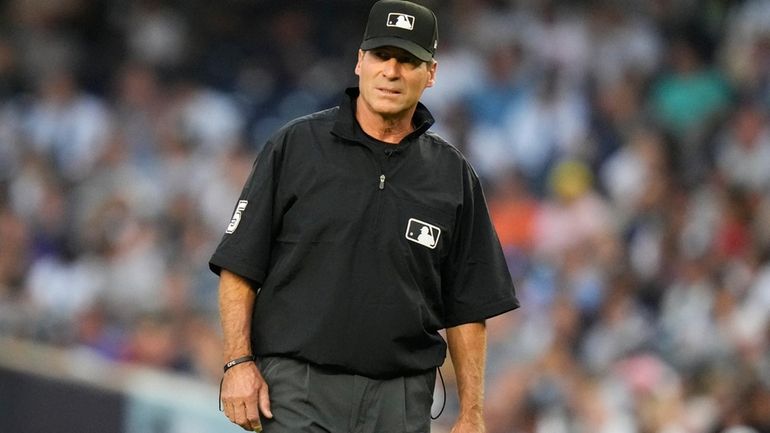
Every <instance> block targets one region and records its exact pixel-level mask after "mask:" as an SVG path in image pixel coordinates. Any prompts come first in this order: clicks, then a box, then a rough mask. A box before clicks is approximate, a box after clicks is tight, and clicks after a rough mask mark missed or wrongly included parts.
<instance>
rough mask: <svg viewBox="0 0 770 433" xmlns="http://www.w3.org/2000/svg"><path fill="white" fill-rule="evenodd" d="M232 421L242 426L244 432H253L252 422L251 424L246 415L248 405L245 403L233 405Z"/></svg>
mask: <svg viewBox="0 0 770 433" xmlns="http://www.w3.org/2000/svg"><path fill="white" fill-rule="evenodd" d="M231 421H232V422H234V423H236V424H238V425H239V426H241V428H243V429H244V430H253V429H252V428H251V422H249V419H248V416H247V415H246V404H245V403H243V402H240V403H236V404H235V405H233V418H231Z"/></svg>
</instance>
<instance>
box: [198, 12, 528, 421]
mask: <svg viewBox="0 0 770 433" xmlns="http://www.w3.org/2000/svg"><path fill="white" fill-rule="evenodd" d="M436 44H437V25H436V19H435V16H434V14H433V13H432V12H431V11H430V10H429V9H427V8H425V7H423V6H418V5H416V4H414V3H410V2H406V1H397V0H382V1H379V2H377V3H375V4H374V5H373V6H372V9H371V11H370V15H369V20H368V23H367V27H366V30H365V34H364V40H363V42H362V44H361V49H360V50H359V52H358V62H357V64H356V67H355V73H356V75H358V77H359V87H358V88H352V89H348V90H347V92H346V95H345V96H344V97H343V99H342V102H341V104H340V105H339V106H338V107H335V108H332V109H329V110H325V111H321V112H318V113H314V114H311V115H309V116H306V117H303V118H300V119H297V120H295V121H293V122H291V123H289V124H288V125H286V126H284V127H283V128H282V129H280V130H279V131H278V132H277V133H276V134H275V135H274V136H273V137H272V138H270V139H269V140H268V142H267V144H266V145H265V147H264V149H263V150H262V151H261V152H260V155H259V157H258V158H257V161H256V162H255V165H254V169H253V171H252V174H251V176H250V178H249V180H248V181H247V182H246V185H245V187H244V189H243V192H242V194H241V198H240V200H239V202H238V204H237V206H236V210H235V214H234V216H233V219H232V221H231V222H230V224H229V225H228V227H227V230H226V234H225V235H224V237H223V239H222V242H221V243H220V245H219V247H218V248H217V251H216V252H215V253H214V255H213V256H212V258H211V262H210V266H211V269H212V270H213V271H215V272H217V273H219V274H220V285H219V291H220V294H219V300H220V313H221V320H222V327H223V331H224V343H225V347H224V359H225V362H226V365H225V373H224V377H223V381H222V390H221V396H220V398H221V401H222V404H223V407H224V412H225V414H226V416H227V417H228V418H229V419H230V420H231V421H233V422H234V423H236V424H238V425H240V426H241V427H243V428H244V429H247V430H257V431H259V430H261V429H262V426H264V430H265V432H268V433H289V432H291V433H296V432H334V433H341V432H372V433H379V432H399V433H401V432H421V433H422V432H428V431H429V430H430V408H431V404H432V399H433V387H434V384H435V375H436V369H437V367H438V366H440V365H441V364H442V363H443V361H444V357H445V355H446V348H447V344H448V347H449V351H450V355H451V357H452V362H453V365H454V368H455V371H456V375H457V383H458V391H459V399H460V413H459V417H458V420H457V421H456V424H455V426H454V428H453V432H456V433H460V432H483V431H484V423H483V419H482V398H483V374H484V363H485V351H486V334H485V328H484V321H485V319H487V318H489V317H491V316H494V315H497V314H501V313H503V312H506V311H509V310H512V309H514V308H516V307H517V306H518V301H517V300H516V297H515V295H514V291H513V285H512V283H511V278H510V275H509V274H508V271H507V267H506V264H505V261H504V258H503V255H502V252H501V249H500V245H499V242H498V240H497V236H496V234H495V232H494V230H493V228H492V226H491V223H490V220H489V216H488V213H487V209H486V203H485V201H484V197H483V194H482V192H481V188H480V185H479V180H478V178H477V177H476V175H475V173H474V172H473V170H472V169H471V167H470V166H469V165H468V163H467V162H466V161H465V159H464V158H463V157H462V156H461V155H460V153H459V152H458V151H457V150H455V149H454V148H453V147H452V146H450V145H449V144H447V143H446V142H445V141H444V140H442V139H441V138H439V137H438V136H436V135H434V134H432V133H429V132H427V129H428V128H429V127H430V126H431V124H432V123H433V118H432V117H431V115H430V113H429V112H428V110H427V109H426V108H425V107H424V106H423V105H422V104H420V103H419V99H420V96H421V95H422V92H423V91H424V90H425V89H426V88H427V87H431V86H432V85H433V83H434V80H435V77H436V62H435V60H434V59H433V56H434V54H435V50H436ZM443 328H445V329H446V337H447V342H446V343H445V341H444V339H443V338H442V337H441V335H440V334H439V333H438V331H439V330H440V329H443ZM255 356H256V359H257V362H252V361H253V360H254V357H255Z"/></svg>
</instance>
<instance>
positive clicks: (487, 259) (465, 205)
mask: <svg viewBox="0 0 770 433" xmlns="http://www.w3.org/2000/svg"><path fill="white" fill-rule="evenodd" d="M463 196H464V197H463V201H462V207H461V208H460V209H459V211H458V213H459V217H458V220H457V223H456V228H455V230H456V236H455V238H454V240H453V245H452V250H451V251H450V254H449V260H448V263H446V264H445V266H444V267H443V269H444V270H445V271H444V278H443V280H444V281H445V284H444V287H443V289H442V292H443V304H444V326H445V327H447V328H449V327H453V326H457V325H462V324H464V323H470V322H478V321H481V320H485V319H488V318H490V317H493V316H496V315H498V314H502V313H505V312H506V311H510V310H513V309H516V308H518V307H519V301H518V299H517V298H516V294H515V290H514V287H513V281H512V279H511V275H510V273H509V271H508V265H507V263H506V260H505V256H504V255H503V251H502V248H501V246H500V241H499V240H498V238H497V233H496V232H495V229H494V226H493V225H492V221H491V219H490V217H489V211H488V209H487V204H486V200H485V199H484V193H483V191H482V189H481V185H480V183H479V179H478V177H477V176H476V174H475V173H474V172H473V170H472V169H471V168H470V166H466V172H465V173H464V182H463Z"/></svg>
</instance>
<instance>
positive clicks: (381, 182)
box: [380, 174, 385, 189]
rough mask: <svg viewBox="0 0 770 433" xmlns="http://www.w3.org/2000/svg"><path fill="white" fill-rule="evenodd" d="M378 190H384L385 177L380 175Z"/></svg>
mask: <svg viewBox="0 0 770 433" xmlns="http://www.w3.org/2000/svg"><path fill="white" fill-rule="evenodd" d="M380 189H385V175H384V174H381V175H380Z"/></svg>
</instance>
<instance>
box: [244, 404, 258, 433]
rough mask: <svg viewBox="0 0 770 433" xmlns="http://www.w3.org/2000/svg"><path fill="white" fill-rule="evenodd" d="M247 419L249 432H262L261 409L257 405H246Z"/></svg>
mask: <svg viewBox="0 0 770 433" xmlns="http://www.w3.org/2000/svg"><path fill="white" fill-rule="evenodd" d="M246 418H247V420H248V422H249V430H252V431H261V430H262V422H261V421H260V419H259V408H258V407H257V405H256V404H250V405H246Z"/></svg>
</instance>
